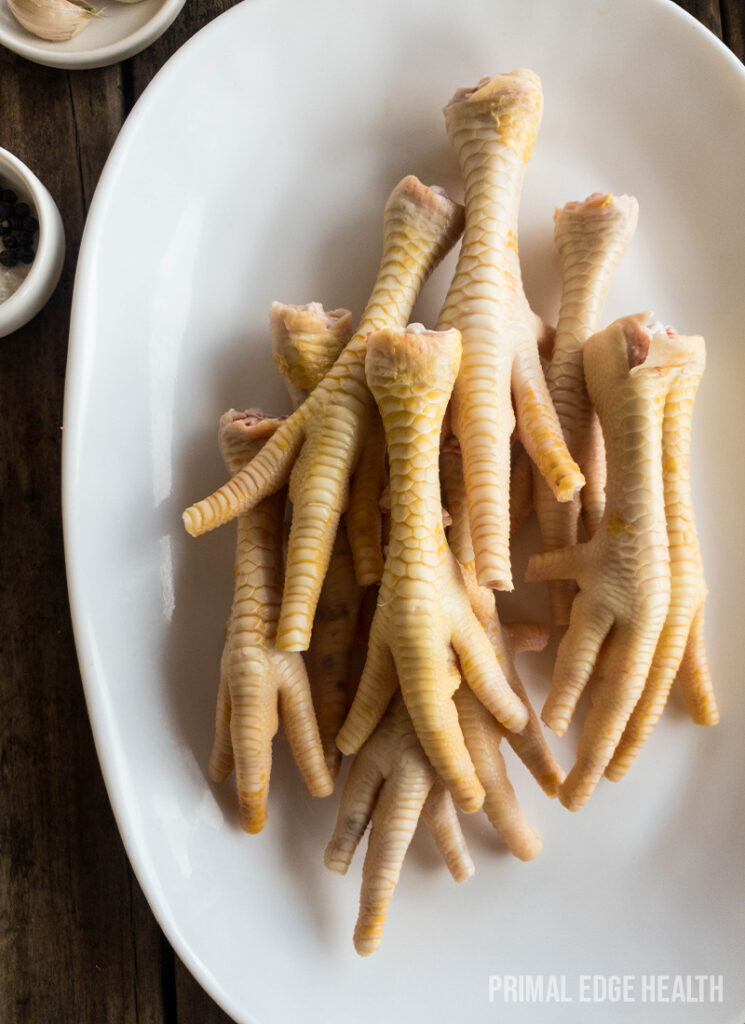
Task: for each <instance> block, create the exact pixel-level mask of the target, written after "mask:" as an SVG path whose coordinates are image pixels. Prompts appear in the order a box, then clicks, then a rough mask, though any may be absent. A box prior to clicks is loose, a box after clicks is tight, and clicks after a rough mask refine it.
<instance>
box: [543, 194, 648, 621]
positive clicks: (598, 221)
mask: <svg viewBox="0 0 745 1024" xmlns="http://www.w3.org/2000/svg"><path fill="white" fill-rule="evenodd" d="M638 212H639V204H638V203H637V201H636V199H634V198H633V196H613V195H602V194H601V193H599V192H595V193H593V195H591V196H589V197H588V198H587V199H585V200H584V201H583V202H572V203H567V204H566V205H565V206H564V207H563V208H562V209H560V210H558V209H557V210H556V212H555V213H554V240H555V242H556V247H557V248H558V250H559V255H560V258H561V267H562V278H563V287H562V297H561V308H560V311H559V321H558V324H557V326H556V335H555V338H554V345H553V353H552V356H551V361H550V363H549V365H548V369H547V372H546V381H547V383H548V389H549V392H550V394H551V398H552V400H553V403H554V407H555V409H556V413H557V415H558V417H559V422H560V424H561V428H562V430H563V432H564V440H565V441H566V443H567V447H568V448H569V451H570V452H571V453H572V455H573V456H574V458H575V459H576V461H577V463H578V464H579V467H580V469H581V470H582V473H583V475H584V477H585V486H584V487H583V488H582V491H581V492H580V494H579V495H577V496H575V497H574V498H573V499H572V500H571V501H567V502H562V503H559V502H557V501H556V499H555V498H554V496H553V494H552V493H551V490H550V489H549V487H548V485H547V484H546V482H545V481H544V480H542V479H540V475H539V473H538V472H537V470H534V471H533V502H534V505H535V510H536V514H537V516H538V523H539V526H540V529H541V537H542V540H543V548H544V551H554V550H555V549H556V548H563V547H569V546H570V545H572V544H576V543H577V527H578V521H579V516H580V506H581V508H582V512H583V518H584V523H585V527H586V531H587V534H588V536H589V537H591V536H592V535H593V533H594V532H595V530H596V529H597V526H598V523H599V522H600V519H601V518H602V515H603V507H604V504H605V449H604V447H603V435H602V432H601V430H600V424H599V423H598V419H597V415H596V414H595V412H594V410H593V408H592V404H591V402H590V396H589V395H588V393H587V387H586V386H585V374H584V367H583V362H582V354H583V351H584V346H585V342H586V341H587V339H588V338H589V337H590V335H592V334H594V333H595V331H597V330H598V328H599V327H600V316H601V314H602V311H603V306H604V305H605V300H606V297H607V294H608V289H609V288H610V283H611V279H612V277H613V274H614V273H615V271H616V269H617V267H618V265H619V264H620V262H621V260H622V259H623V256H624V253H625V252H626V250H627V248H628V246H629V244H630V242H631V239H632V237H633V234H634V231H635V230H636V222H637V217H638ZM575 592H576V585H575V584H574V583H573V582H572V581H571V580H553V581H552V582H551V583H549V599H550V603H551V615H552V618H553V620H554V622H555V623H556V624H557V625H562V626H565V625H566V624H567V623H568V622H569V612H570V609H571V605H572V599H573V597H574V594H575Z"/></svg>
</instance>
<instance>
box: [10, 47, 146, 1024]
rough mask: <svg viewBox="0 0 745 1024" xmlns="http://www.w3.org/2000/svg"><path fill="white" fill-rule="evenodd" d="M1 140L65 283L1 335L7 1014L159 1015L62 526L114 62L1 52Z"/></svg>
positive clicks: (112, 123) (79, 1017) (113, 99)
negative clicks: (67, 444)
mask: <svg viewBox="0 0 745 1024" xmlns="http://www.w3.org/2000/svg"><path fill="white" fill-rule="evenodd" d="M0 81H2V83H3V85H2V96H3V118H2V126H3V131H2V141H3V145H4V146H5V147H6V148H8V149H10V150H11V151H12V152H15V153H17V154H18V156H20V157H21V158H22V159H23V160H25V161H26V162H27V163H28V164H29V165H30V166H31V167H32V168H33V170H35V171H36V172H37V174H39V176H40V177H41V178H42V180H43V181H44V182H45V183H46V185H47V186H48V188H49V189H50V191H51V192H52V194H53V195H54V197H55V199H56V200H57V202H58V204H59V206H60V209H61V211H62V216H63V220H64V222H65V229H66V232H67V240H68V250H67V260H66V264H65V270H64V274H63V278H62V281H61V283H60V286H59V288H58V290H57V292H56V294H55V295H54V297H53V298H52V300H51V302H50V303H49V305H48V306H47V308H46V309H45V310H44V311H43V312H42V313H41V314H40V315H39V316H38V317H37V318H36V319H35V320H34V321H33V322H32V323H31V324H29V325H28V326H27V327H26V328H24V329H23V330H21V331H19V332H18V333H16V334H15V335H12V336H11V337H9V338H5V339H3V340H2V341H1V342H0V408H2V411H3V415H2V417H0V494H1V495H2V543H0V578H1V579H2V580H3V584H4V585H3V588H2V591H0V622H1V623H2V626H1V627H0V706H1V707H2V716H1V717H0V922H1V925H0V1020H1V1021H2V1022H3V1024H38V1022H42V1021H51V1020H56V1021H61V1022H62V1021H64V1022H67V1021H91V1022H93V1021H95V1022H99V1021H101V1022H103V1021H117V1022H122V1024H130V1022H131V1024H134V1022H136V1021H139V1022H140V1024H144V1022H147V1024H163V1020H164V1018H163V1013H162V997H161V977H160V975H161V962H162V952H161V950H162V939H161V936H160V933H159V931H158V929H157V926H156V925H155V923H154V921H153V919H152V915H150V913H149V911H147V912H146V909H145V908H144V904H143V901H142V898H141V896H139V894H138V892H137V890H136V889H134V888H133V883H132V878H131V872H130V869H129V865H128V863H127V860H126V857H125V854H124V851H123V849H122V845H121V841H120V839H119V836H118V833H117V830H116V826H115V824H114V820H113V816H112V813H111V809H110V807H109V803H108V799H107V796H106V792H105V790H104V786H103V782H102V779H101V775H100V771H99V768H98V762H97V759H96V755H95V751H94V748H93V743H92V738H91V734H90V728H89V725H88V719H87V715H86V710H85V704H84V700H83V693H82V688H81V683H80V676H79V673H78V668H77V661H76V657H75V651H74V647H73V641H72V633H71V628H70V622H69V612H68V605H67V592H66V585H65V572H64V562H63V553H62V535H61V524H60V497H59V481H60V441H61V433H60V425H61V422H62V396H63V386H64V372H65V358H66V352H67V330H68V322H69V307H70V300H71V294H72V283H73V274H74V267H75V260H76V256H77V250H78V246H79V241H80V234H81V230H82V225H83V217H84V212H85V208H86V206H87V204H88V202H89V200H90V196H91V193H92V189H93V187H94V185H95V181H96V179H97V177H98V174H99V172H100V168H101V166H102V163H103V160H104V159H105V156H106V154H107V153H108V151H109V148H110V146H111V144H112V142H113V140H114V137H115V135H116V132H117V130H118V127H119V125H120V123H121V117H122V97H121V92H120V87H119V86H120V75H119V71H118V69H116V68H113V69H107V70H104V71H94V72H84V73H79V74H76V75H67V74H66V73H64V72H60V71H56V70H52V69H47V68H42V67H38V66H36V65H33V64H30V63H28V62H26V61H23V60H21V59H20V58H17V57H15V56H13V55H12V54H10V53H8V52H7V51H4V50H3V51H0Z"/></svg>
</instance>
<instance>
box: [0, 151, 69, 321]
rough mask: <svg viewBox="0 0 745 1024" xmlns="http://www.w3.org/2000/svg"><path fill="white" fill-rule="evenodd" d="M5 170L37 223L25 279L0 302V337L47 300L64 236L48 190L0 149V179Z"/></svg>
mask: <svg viewBox="0 0 745 1024" xmlns="http://www.w3.org/2000/svg"><path fill="white" fill-rule="evenodd" d="M6 167H7V168H9V169H11V170H12V171H14V172H15V174H16V175H17V176H18V177H19V178H20V179H21V181H22V182H23V185H24V187H25V189H26V190H27V192H28V193H29V195H30V197H31V200H32V202H33V205H34V212H35V214H36V217H37V219H38V221H39V241H38V243H37V247H36V256H35V259H34V262H33V263H32V264H31V269H30V270H29V272H28V274H27V275H26V277H25V278H24V279H23V281H22V282H21V283H20V285H19V286H18V287H17V288H16V290H15V291H14V292H13V294H12V295H9V296H8V298H7V299H6V300H5V301H4V302H0V337H5V336H7V335H8V334H12V333H13V332H14V331H17V330H19V329H20V328H21V327H23V326H24V325H25V324H27V323H28V322H29V320H31V319H33V317H35V316H36V314H37V313H38V312H39V311H40V310H41V309H42V307H43V306H44V305H46V303H47V302H48V300H49V298H50V297H51V294H52V292H53V291H54V289H55V288H56V287H57V283H58V281H59V279H60V276H61V274H62V264H63V262H64V257H65V234H64V228H63V225H62V218H61V217H60V213H59V210H58V209H57V205H56V203H55V202H54V199H52V196H51V195H50V193H49V191H48V189H47V188H46V187H45V186H44V185H43V184H42V182H41V181H40V180H39V178H37V176H36V175H35V174H34V172H33V171H32V170H31V169H30V168H28V167H27V166H26V165H25V164H24V163H23V161H22V160H20V159H19V158H18V157H17V156H15V155H14V154H13V153H11V152H9V151H8V150H7V149H3V148H2V147H0V175H2V173H3V170H4V169H5V168H6Z"/></svg>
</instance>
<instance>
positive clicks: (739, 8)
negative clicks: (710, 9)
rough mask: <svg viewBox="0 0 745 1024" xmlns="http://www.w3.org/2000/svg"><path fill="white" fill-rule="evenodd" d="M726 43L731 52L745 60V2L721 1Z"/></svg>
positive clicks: (735, 0)
mask: <svg viewBox="0 0 745 1024" xmlns="http://www.w3.org/2000/svg"><path fill="white" fill-rule="evenodd" d="M721 7H722V23H723V26H724V41H725V43H726V44H727V46H729V48H730V49H731V50H733V51H734V53H735V54H737V56H738V57H739V58H740V60H745V2H744V0H721Z"/></svg>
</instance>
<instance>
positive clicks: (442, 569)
mask: <svg viewBox="0 0 745 1024" xmlns="http://www.w3.org/2000/svg"><path fill="white" fill-rule="evenodd" d="M459 360H460V336H459V334H458V331H455V330H452V331H447V332H441V333H437V332H431V331H425V330H424V329H423V328H421V327H420V326H419V325H414V326H412V327H408V328H406V329H401V328H397V329H394V328H390V329H387V330H382V331H377V332H375V333H374V334H371V335H370V337H369V338H368V348H367V360H366V371H367V379H368V383H369V385H370V389H371V390H372V393H373V395H374V396H375V400H376V402H377V403H378V407H379V408H380V412H381V415H382V418H383V426H384V428H385V432H386V441H387V446H388V460H389V467H390V482H391V487H390V490H391V516H390V540H389V547H388V557H387V558H386V562H385V569H384V572H383V580H382V583H381V586H380V591H379V594H378V605H377V608H376V611H375V616H374V618H373V622H372V627H371V630H370V644H369V648H368V656H367V661H366V663H365V668H364V670H363V673H362V677H361V679H360V683H359V687H358V690H357V695H356V697H355V699H354V701H353V703H352V707H351V708H350V711H349V714H348V716H347V719H346V722H345V723H344V725H343V726H342V729H341V731H340V733H339V735H338V737H337V745H338V747H339V748H340V750H342V752H343V753H347V754H351V753H354V752H355V751H357V750H359V748H360V747H361V745H362V744H363V743H364V741H365V740H366V739H367V737H368V736H369V735H370V734H371V733H372V731H373V729H374V728H375V726H376V725H377V723H378V721H379V720H380V718H381V717H382V715H383V713H384V711H385V708H386V706H387V705H388V703H389V701H390V699H391V697H392V696H393V693H394V691H395V688H396V682H395V680H396V674H397V675H398V679H399V680H400V685H401V692H402V694H403V698H404V701H405V703H406V707H407V709H408V712H409V714H410V715H411V719H412V722H413V724H414V728H415V730H416V734H417V736H418V738H419V741H420V742H421V744H422V747H423V748H424V750H425V753H426V754H427V757H428V758H429V760H430V762H431V763H432V765H433V766H434V768H435V769H436V771H437V772H438V774H439V775H440V777H441V778H442V780H443V782H444V783H445V785H446V786H447V787H448V789H449V790H450V791H451V793H452V794H453V797H454V799H455V802H456V804H457V805H458V806H459V807H460V808H461V809H462V810H464V811H476V810H478V809H479V807H481V805H482V803H483V800H484V790H483V787H482V785H481V783H480V782H479V780H478V778H477V776H476V772H475V770H474V767H473V764H472V762H471V759H470V757H469V755H468V751H467V749H466V745H465V743H464V741H463V736H462V734H461V730H460V728H459V726H458V717H457V712H456V709H455V705H454V704H453V702H452V700H451V698H452V695H453V693H454V692H455V691H456V690H457V689H458V687H459V686H460V683H461V674H462V677H463V678H464V679H465V682H466V683H467V684H468V685H469V686H470V687H471V688H472V689H473V690H474V692H475V693H476V695H477V697H478V698H479V700H481V702H482V703H483V704H484V705H485V706H486V707H487V708H488V710H489V711H490V712H491V713H492V714H493V715H494V716H495V717H496V718H498V719H499V721H500V722H501V723H502V724H503V725H504V726H505V727H506V728H508V729H511V730H515V731H519V730H521V729H523V728H524V727H525V725H526V724H527V721H528V712H527V709H526V707H525V705H524V704H523V703H522V701H521V700H520V699H519V698H518V697H517V696H516V695H515V694H514V693H513V691H512V689H511V688H510V686H509V684H508V682H507V680H506V679H505V677H504V674H503V672H502V670H501V669H500V667H499V664H498V662H497V659H496V656H495V654H494V650H493V648H492V646H491V644H490V643H489V639H488V637H487V636H486V633H485V632H484V630H483V628H482V627H481V625H480V623H479V622H478V619H477V618H476V616H475V615H474V613H473V611H472V609H471V606H470V603H469V599H468V593H467V591H466V587H465V584H464V582H463V579H462V576H461V574H460V569H459V566H458V563H457V561H456V560H455V557H454V556H453V554H452V552H451V551H450V549H449V547H448V545H447V542H446V540H445V533H444V530H443V526H442V505H441V495H440V482H439V471H438V463H439V447H440V428H441V425H442V418H443V415H444V412H445V407H446V405H447V401H448V398H449V397H450V393H451V389H452V386H453V381H454V380H455V376H456V374H457V372H458V364H459ZM394 664H395V669H396V672H394V671H393V668H394Z"/></svg>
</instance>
